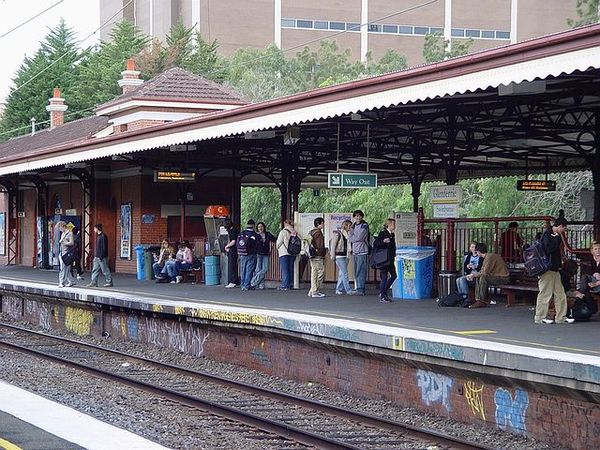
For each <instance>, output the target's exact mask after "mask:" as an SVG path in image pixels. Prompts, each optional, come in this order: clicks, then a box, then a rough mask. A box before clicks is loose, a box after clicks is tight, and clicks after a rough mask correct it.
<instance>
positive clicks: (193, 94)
mask: <svg viewBox="0 0 600 450" xmlns="http://www.w3.org/2000/svg"><path fill="white" fill-rule="evenodd" d="M133 98H136V99H140V98H150V99H151V98H160V99H161V100H165V99H176V100H188V101H196V102H210V103H225V104H231V103H234V104H246V103H248V102H247V101H245V100H244V99H243V98H242V97H241V96H240V95H239V94H238V93H236V92H235V91H233V90H232V89H229V88H227V87H225V86H223V85H221V84H219V83H215V82H214V81H210V80H207V79H205V78H202V77H200V76H198V75H194V74H192V73H190V72H188V71H186V70H183V69H180V68H178V67H174V68H172V69H169V70H167V71H165V72H163V73H161V74H160V75H157V76H155V77H154V78H152V79H151V80H148V81H146V82H144V84H141V85H140V86H138V87H137V88H135V89H133V90H132V91H130V92H127V93H125V94H122V95H120V96H118V97H117V98H115V99H113V100H110V101H109V102H107V103H104V104H102V105H100V106H99V107H98V108H97V109H102V108H105V107H107V106H111V105H114V104H118V103H121V102H123V101H125V100H128V99H133Z"/></svg>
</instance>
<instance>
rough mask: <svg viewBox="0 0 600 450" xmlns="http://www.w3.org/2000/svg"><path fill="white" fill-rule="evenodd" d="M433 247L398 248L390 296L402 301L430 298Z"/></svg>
mask: <svg viewBox="0 0 600 450" xmlns="http://www.w3.org/2000/svg"><path fill="white" fill-rule="evenodd" d="M434 254H435V247H417V246H398V247H397V248H396V271H397V273H398V278H397V279H396V281H395V282H394V284H393V285H392V296H393V297H394V298H400V299H403V300H407V299H408V300H420V299H426V298H431V290H432V287H433V255H434Z"/></svg>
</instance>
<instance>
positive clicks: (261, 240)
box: [250, 222, 277, 289]
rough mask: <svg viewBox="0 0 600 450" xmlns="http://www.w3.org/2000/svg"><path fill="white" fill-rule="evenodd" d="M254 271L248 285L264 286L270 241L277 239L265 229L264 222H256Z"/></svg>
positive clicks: (262, 287) (261, 287) (269, 255)
mask: <svg viewBox="0 0 600 450" xmlns="http://www.w3.org/2000/svg"><path fill="white" fill-rule="evenodd" d="M256 234H257V235H258V236H257V240H256V271H255V272H254V276H253V277H252V281H251V282H250V285H251V286H252V287H253V288H254V289H264V288H265V276H266V275H267V272H268V271H269V258H270V257H271V242H275V241H276V240H277V239H276V238H275V236H273V235H272V234H271V233H269V232H268V231H267V226H266V225H265V223H264V222H258V223H257V224H256Z"/></svg>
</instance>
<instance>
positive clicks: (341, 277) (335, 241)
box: [329, 220, 352, 295]
mask: <svg viewBox="0 0 600 450" xmlns="http://www.w3.org/2000/svg"><path fill="white" fill-rule="evenodd" d="M351 225H352V222H351V221H349V220H344V221H343V222H342V226H341V227H340V229H339V230H335V231H334V232H333V237H332V238H331V243H330V244H329V255H330V257H331V259H332V260H333V261H334V262H335V265H336V266H337V268H338V278H337V284H336V286H335V293H336V295H343V294H350V293H351V292H352V288H351V287H350V280H349V279H348V256H349V255H350V245H348V230H349V229H350V226H351Z"/></svg>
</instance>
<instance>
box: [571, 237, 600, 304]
mask: <svg viewBox="0 0 600 450" xmlns="http://www.w3.org/2000/svg"><path fill="white" fill-rule="evenodd" d="M590 253H591V254H592V260H591V261H587V262H584V263H582V264H581V278H580V279H579V289H578V290H577V292H576V293H575V295H576V296H577V297H579V298H584V297H591V294H592V293H594V294H598V293H600V242H594V243H593V244H592V246H591V247H590Z"/></svg>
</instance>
